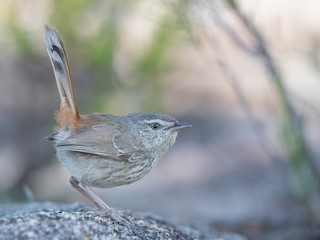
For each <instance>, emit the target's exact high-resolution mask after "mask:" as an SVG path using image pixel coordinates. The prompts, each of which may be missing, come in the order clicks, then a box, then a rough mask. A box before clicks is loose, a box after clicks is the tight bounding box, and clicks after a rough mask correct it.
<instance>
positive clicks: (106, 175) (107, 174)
mask: <svg viewBox="0 0 320 240" xmlns="http://www.w3.org/2000/svg"><path fill="white" fill-rule="evenodd" d="M57 156H58V159H59V160H60V162H61V163H62V165H63V167H64V168H65V169H66V170H67V171H68V172H69V173H70V174H71V175H72V176H73V177H75V178H76V179H77V180H79V181H82V182H85V183H87V184H88V185H90V186H93V187H99V188H111V187H115V186H121V185H127V184H130V183H133V182H135V181H137V180H139V179H141V178H142V177H144V176H145V175H146V174H147V173H148V172H149V171H150V170H151V168H152V167H153V166H154V165H155V164H156V162H157V159H146V160H140V161H137V162H129V161H125V160H123V161H121V160H110V159H107V158H103V157H100V156H96V155H92V154H84V153H78V152H71V151H57Z"/></svg>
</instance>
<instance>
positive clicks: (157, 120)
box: [144, 119, 168, 125]
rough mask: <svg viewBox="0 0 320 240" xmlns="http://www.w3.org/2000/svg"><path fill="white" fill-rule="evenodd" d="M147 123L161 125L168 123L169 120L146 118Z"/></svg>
mask: <svg viewBox="0 0 320 240" xmlns="http://www.w3.org/2000/svg"><path fill="white" fill-rule="evenodd" d="M144 122H145V123H148V124H149V123H155V122H156V123H159V124H160V125H166V124H168V122H167V121H162V120H161V119H150V120H144Z"/></svg>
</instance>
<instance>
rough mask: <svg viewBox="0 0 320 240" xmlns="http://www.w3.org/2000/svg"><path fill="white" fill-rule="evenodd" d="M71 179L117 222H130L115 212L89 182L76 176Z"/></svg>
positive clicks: (74, 184)
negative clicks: (80, 180)
mask: <svg viewBox="0 0 320 240" xmlns="http://www.w3.org/2000/svg"><path fill="white" fill-rule="evenodd" d="M69 181H70V184H71V186H72V187H74V188H75V189H76V190H78V191H79V192H81V193H82V194H83V195H84V196H85V197H86V198H88V199H89V200H90V201H91V202H93V203H94V205H96V206H97V207H98V208H99V209H100V210H102V211H103V213H104V214H107V215H108V216H110V217H111V218H112V219H114V220H116V221H117V222H120V223H124V224H128V222H127V220H125V219H123V218H122V217H120V216H118V215H117V214H116V213H114V212H113V211H112V210H111V208H109V207H108V205H107V204H106V203H105V202H104V201H103V200H102V199H101V198H100V197H99V196H98V195H97V194H96V193H95V192H94V191H93V190H92V189H91V188H90V187H89V186H88V185H87V184H85V183H83V182H79V181H78V180H77V179H76V178H75V177H71V178H70V180H69Z"/></svg>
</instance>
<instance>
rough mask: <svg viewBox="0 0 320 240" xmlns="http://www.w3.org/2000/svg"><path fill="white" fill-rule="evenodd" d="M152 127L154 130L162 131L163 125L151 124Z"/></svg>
mask: <svg viewBox="0 0 320 240" xmlns="http://www.w3.org/2000/svg"><path fill="white" fill-rule="evenodd" d="M150 127H151V128H152V129H153V130H158V129H160V127H161V125H160V124H159V123H157V122H155V123H151V124H150Z"/></svg>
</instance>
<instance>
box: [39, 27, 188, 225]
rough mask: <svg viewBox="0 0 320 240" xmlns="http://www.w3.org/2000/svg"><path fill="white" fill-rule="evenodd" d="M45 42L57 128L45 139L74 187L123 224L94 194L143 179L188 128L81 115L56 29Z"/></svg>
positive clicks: (158, 120)
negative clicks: (57, 103) (53, 83)
mask: <svg viewBox="0 0 320 240" xmlns="http://www.w3.org/2000/svg"><path fill="white" fill-rule="evenodd" d="M45 42H46V46H47V52H48V55H49V58H50V61H51V64H52V67H53V71H54V76H55V80H56V84H57V88H58V92H59V96H60V100H61V103H60V109H59V111H58V112H57V113H56V122H57V127H56V129H55V131H54V133H52V134H51V135H49V136H48V137H47V139H48V140H49V141H52V142H53V144H54V146H55V149H56V155H57V158H58V159H59V161H60V163H61V164H62V166H63V167H64V168H65V169H66V170H67V171H68V172H69V173H70V184H71V186H72V187H73V188H75V189H76V190H78V191H79V192H80V193H82V194H83V195H84V196H85V197H86V198H88V199H89V200H91V201H92V202H93V203H94V204H95V205H96V207H97V208H98V209H99V211H101V212H102V213H103V214H105V215H107V216H110V217H111V218H112V219H114V220H116V221H119V222H121V221H123V218H122V217H121V216H118V215H117V214H116V213H115V212H114V211H113V210H112V209H111V208H110V207H109V206H108V205H107V204H106V203H105V202H104V201H103V200H102V199H101V198H100V197H99V196H98V195H97V194H96V193H95V192H94V191H93V190H92V187H96V188H112V187H116V186H122V185H128V184H131V183H133V182H135V181H137V180H139V179H141V178H142V177H144V176H145V175H146V174H147V173H148V172H149V171H150V170H151V169H152V168H153V167H154V166H155V165H156V163H157V162H158V160H159V159H160V158H161V157H162V156H163V155H164V154H165V153H166V152H167V151H168V150H169V149H170V147H171V146H172V145H173V144H174V143H175V141H176V137H177V135H178V132H179V131H180V130H182V129H185V128H189V127H191V124H189V123H185V122H179V121H177V120H176V119H175V118H174V117H172V116H169V115H167V114H165V113H160V112H138V113H130V114H128V115H125V116H114V115H111V114H101V113H92V114H84V115H82V114H80V113H79V110H78V105H77V101H76V95H75V91H74V84H73V81H72V78H71V74H70V68H69V63H68V58H67V54H66V50H65V46H64V43H63V41H62V39H61V37H60V35H59V33H58V31H57V30H56V29H55V28H54V27H50V26H48V25H46V26H45Z"/></svg>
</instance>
